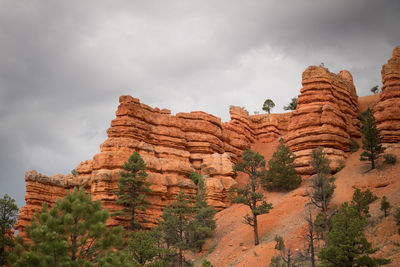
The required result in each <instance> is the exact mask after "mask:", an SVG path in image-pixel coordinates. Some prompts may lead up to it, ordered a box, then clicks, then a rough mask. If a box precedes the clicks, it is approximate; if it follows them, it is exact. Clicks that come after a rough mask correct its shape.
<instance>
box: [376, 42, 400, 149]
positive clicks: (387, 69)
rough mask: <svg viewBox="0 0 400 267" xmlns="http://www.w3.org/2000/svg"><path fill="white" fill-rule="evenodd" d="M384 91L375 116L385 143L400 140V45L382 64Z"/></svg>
mask: <svg viewBox="0 0 400 267" xmlns="http://www.w3.org/2000/svg"><path fill="white" fill-rule="evenodd" d="M381 74H382V83H383V87H382V92H381V94H380V99H379V103H378V104H377V105H376V106H375V109H374V116H375V119H376V124H377V128H378V130H380V133H381V136H382V138H383V142H384V143H398V142H400V46H398V47H396V48H394V49H393V55H392V58H391V59H389V60H388V63H387V64H385V65H383V66H382V71H381Z"/></svg>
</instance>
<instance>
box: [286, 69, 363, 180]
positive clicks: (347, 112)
mask: <svg viewBox="0 0 400 267" xmlns="http://www.w3.org/2000/svg"><path fill="white" fill-rule="evenodd" d="M302 84H303V88H302V89H301V91H300V92H301V94H300V95H299V97H298V100H297V103H298V106H297V109H296V110H295V111H293V112H292V115H291V117H290V119H289V127H288V128H289V129H288V134H287V135H286V137H285V141H286V144H287V145H289V147H290V149H291V150H292V151H293V152H294V153H295V154H296V156H297V159H296V161H295V164H296V169H297V171H298V172H299V173H300V174H312V173H313V170H312V168H311V166H310V156H309V155H310V153H311V150H312V149H314V148H316V147H323V148H324V151H325V152H326V153H327V156H328V158H329V159H330V160H331V168H332V169H333V170H335V169H337V168H338V167H339V166H340V164H341V162H342V161H343V160H344V159H345V157H346V154H345V152H348V151H349V148H350V144H351V141H350V137H359V136H360V131H359V120H358V102H357V95H356V92H355V87H354V84H353V79H352V77H351V74H350V73H349V72H348V71H341V72H340V73H339V74H333V73H331V72H329V71H328V69H326V68H324V67H315V66H311V67H308V68H307V69H306V70H305V71H304V72H303V80H302Z"/></svg>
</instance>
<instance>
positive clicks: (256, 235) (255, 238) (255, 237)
mask: <svg viewBox="0 0 400 267" xmlns="http://www.w3.org/2000/svg"><path fill="white" fill-rule="evenodd" d="M253 220H254V225H253V230H254V245H256V246H257V245H258V244H260V241H259V240H258V224H257V216H256V215H254V214H253Z"/></svg>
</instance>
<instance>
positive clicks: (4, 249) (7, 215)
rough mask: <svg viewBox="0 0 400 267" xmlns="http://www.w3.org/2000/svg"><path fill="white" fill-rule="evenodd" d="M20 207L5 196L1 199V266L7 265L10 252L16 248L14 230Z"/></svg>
mask: <svg viewBox="0 0 400 267" xmlns="http://www.w3.org/2000/svg"><path fill="white" fill-rule="evenodd" d="M17 216H18V207H17V205H16V204H15V200H14V199H13V198H11V197H10V196H8V195H7V194H5V195H4V197H3V198H0V266H3V265H5V264H6V263H7V258H8V255H9V250H10V249H11V248H12V247H14V245H15V244H14V239H13V238H12V228H13V225H14V224H15V223H16V222H17Z"/></svg>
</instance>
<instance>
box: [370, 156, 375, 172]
mask: <svg viewBox="0 0 400 267" xmlns="http://www.w3.org/2000/svg"><path fill="white" fill-rule="evenodd" d="M373 169H375V159H374V158H371V170H373Z"/></svg>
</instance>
